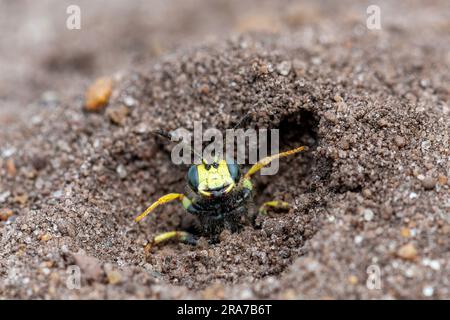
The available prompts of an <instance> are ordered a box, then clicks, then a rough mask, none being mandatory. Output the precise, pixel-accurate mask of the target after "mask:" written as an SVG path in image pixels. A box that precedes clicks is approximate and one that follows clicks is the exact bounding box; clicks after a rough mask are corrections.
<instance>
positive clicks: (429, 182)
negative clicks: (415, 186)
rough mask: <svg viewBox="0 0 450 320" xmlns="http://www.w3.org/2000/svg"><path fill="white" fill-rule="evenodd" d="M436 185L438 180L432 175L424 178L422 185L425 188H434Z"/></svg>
mask: <svg viewBox="0 0 450 320" xmlns="http://www.w3.org/2000/svg"><path fill="white" fill-rule="evenodd" d="M435 185H436V180H435V179H433V178H432V177H425V178H424V179H423V180H422V186H423V188H424V189H425V190H432V189H434V186H435Z"/></svg>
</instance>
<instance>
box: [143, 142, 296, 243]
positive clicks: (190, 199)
mask: <svg viewBox="0 0 450 320" xmlns="http://www.w3.org/2000/svg"><path fill="white" fill-rule="evenodd" d="M302 150H304V147H298V148H295V149H293V150H289V151H286V152H282V153H279V154H276V155H272V156H269V157H266V158H263V159H262V160H260V161H259V162H257V163H256V164H254V165H253V166H252V167H251V168H250V170H249V171H248V172H247V173H246V174H245V175H243V176H242V175H241V169H240V167H239V165H237V164H236V163H234V162H233V161H226V160H223V159H222V160H220V159H217V158H215V159H214V160H213V161H211V163H207V162H206V161H205V160H203V162H202V163H201V164H198V165H192V166H191V167H190V168H189V171H188V173H187V182H188V186H189V189H190V192H188V195H184V194H181V193H169V194H167V195H165V196H162V197H161V198H159V199H158V200H157V201H156V202H154V203H153V204H152V205H151V206H150V207H148V208H147V210H145V212H144V213H142V214H141V215H139V216H138V217H137V218H136V219H135V221H137V222H138V221H140V220H141V219H143V218H144V217H145V216H147V215H148V214H149V213H150V212H152V211H153V210H154V209H155V208H156V207H158V206H159V205H161V204H164V203H167V202H170V201H173V200H178V201H180V202H181V203H182V205H183V207H184V208H185V209H186V211H187V212H189V213H191V214H193V215H195V216H196V217H197V218H198V220H199V224H200V231H201V234H202V235H204V236H206V237H208V238H209V241H210V243H214V242H217V241H218V239H219V235H220V233H221V232H222V231H223V230H224V229H228V230H230V231H231V232H237V231H239V230H240V229H241V228H242V223H243V221H242V220H245V219H247V220H252V219H253V218H254V216H255V215H254V214H252V212H250V210H249V208H250V206H249V204H250V203H251V200H252V190H253V185H252V182H251V181H250V178H251V176H252V175H253V174H254V173H256V172H257V171H259V170H260V169H261V168H263V167H265V166H267V165H268V164H269V163H270V162H272V161H273V160H274V159H277V158H281V157H285V156H288V155H292V154H295V153H298V152H300V151H302ZM267 207H281V208H289V204H288V203H286V202H283V201H269V202H266V203H264V204H263V205H262V206H261V208H260V210H259V213H262V214H263V213H265V212H266V209H267ZM171 238H176V239H178V240H180V241H183V242H187V243H191V244H195V243H196V238H195V237H194V236H193V235H192V234H190V233H188V232H186V231H170V232H165V233H162V234H160V235H157V236H156V237H154V239H153V240H152V241H150V242H149V244H148V245H147V247H146V250H147V251H148V250H150V248H151V247H152V246H153V245H155V244H158V243H160V242H163V241H165V240H168V239H171Z"/></svg>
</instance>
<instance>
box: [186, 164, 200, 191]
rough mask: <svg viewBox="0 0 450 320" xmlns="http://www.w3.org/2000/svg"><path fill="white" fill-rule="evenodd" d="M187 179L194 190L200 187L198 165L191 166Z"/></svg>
mask: <svg viewBox="0 0 450 320" xmlns="http://www.w3.org/2000/svg"><path fill="white" fill-rule="evenodd" d="M187 180H188V183H189V186H190V187H191V188H192V190H194V191H197V189H198V170H197V166H191V167H190V168H189V171H188V174H187Z"/></svg>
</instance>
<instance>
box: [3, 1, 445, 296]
mask: <svg viewBox="0 0 450 320" xmlns="http://www.w3.org/2000/svg"><path fill="white" fill-rule="evenodd" d="M73 2H74V1H71V2H70V3H73ZM75 2H76V1H75ZM78 3H80V5H81V7H82V12H85V13H86V16H85V19H84V18H83V19H84V20H82V21H83V22H82V30H80V31H68V30H66V29H65V28H64V27H61V24H63V25H64V20H65V17H66V15H65V7H66V4H65V3H64V1H61V2H59V1H58V4H56V1H48V2H44V1H43V2H40V3H39V5H37V4H36V2H31V1H16V2H8V3H2V5H1V6H2V8H1V10H0V14H1V15H2V17H1V18H0V21H2V22H1V23H2V38H1V42H0V70H1V72H0V99H1V104H0V125H1V126H0V142H1V144H0V178H1V180H0V232H1V234H2V239H1V249H0V297H2V298H45V299H52V298H59V299H61V298H62V299H67V298H70V299H80V298H83V299H87V298H96V299H98V298H100V299H101V298H110V299H114V298H117V299H129V298H243V299H247V298H277V299H279V298H282V299H303V298H308V299H309V298H320V299H328V298H338V299H354V298H383V299H392V298H419V299H422V298H440V299H449V298H450V252H449V248H450V198H449V178H450V169H449V164H450V149H449V124H450V120H449V119H450V115H449V113H450V109H449V95H450V54H449V52H450V51H449V49H450V24H449V21H450V19H449V18H450V17H449V13H450V10H449V9H450V8H449V5H448V2H447V1H427V2H418V1H411V2H406V3H404V4H400V3H399V2H394V1H392V2H377V4H379V5H380V7H381V10H382V29H381V30H379V31H370V30H368V29H367V28H366V27H365V19H366V15H365V10H366V8H367V6H368V5H369V4H372V3H373V2H370V3H363V2H361V3H359V4H357V5H356V4H351V2H348V3H347V2H342V1H339V2H328V1H323V2H320V4H321V5H318V4H315V3H314V2H293V1H279V2H268V1H265V2H262V3H261V4H260V2H259V1H258V6H255V2H238V1H231V2H228V1H217V2H206V1H205V2H203V1H173V2H165V1H152V2H146V3H144V2H143V1H136V5H135V6H126V5H124V4H123V2H121V4H120V2H119V1H117V2H112V4H110V5H108V6H106V5H105V2H104V1H96V2H95V4H88V2H87V1H86V2H84V1H79V2H78ZM108 3H111V2H110V1H108ZM168 3H170V4H168ZM256 8H257V9H256ZM85 9H86V10H85ZM102 75H110V76H111V77H112V78H113V79H114V84H113V93H112V98H111V101H110V103H109V106H108V107H107V108H106V110H105V111H104V112H100V113H86V112H84V111H83V110H82V105H83V95H84V92H85V89H86V87H87V86H88V84H90V83H91V82H92V81H93V80H94V79H95V78H96V77H98V76H102ZM113 110H126V112H124V113H123V114H120V115H119V120H118V121H117V118H116V117H114V115H117V113H112V111H113ZM248 112H250V114H251V118H250V119H249V121H248V122H247V123H246V127H247V128H279V129H280V132H281V148H282V149H283V150H284V149H288V148H291V147H294V146H298V145H307V146H309V150H308V151H307V152H305V153H304V154H301V155H298V156H295V157H292V158H287V159H284V160H283V161H282V162H281V168H280V172H279V174H278V175H277V176H275V177H256V179H255V184H256V195H255V202H256V203H262V202H264V201H267V200H271V199H272V198H274V197H276V198H279V199H284V200H286V201H289V202H291V203H292V204H293V205H294V208H293V209H292V210H290V211H289V212H288V213H271V214H270V215H269V216H267V217H261V218H259V220H258V224H259V228H257V229H254V228H252V227H250V226H246V227H245V228H244V230H243V231H242V232H240V233H235V234H230V233H228V232H224V233H223V234H222V235H221V242H220V243H218V244H214V245H209V244H207V243H206V242H205V241H201V242H200V244H199V245H198V246H196V247H194V246H189V245H185V244H177V243H169V244H167V245H165V246H162V247H160V248H158V249H157V250H154V251H153V252H152V254H151V255H150V256H149V257H148V258H145V256H144V251H143V246H144V245H145V243H146V242H147V241H148V239H150V238H151V237H152V235H155V234H156V233H158V232H162V231H167V230H171V229H174V228H175V229H186V228H189V226H190V225H191V224H192V219H191V218H190V217H189V216H188V215H187V214H186V213H185V212H184V211H183V210H182V209H181V208H180V206H179V205H176V204H173V205H172V204H170V205H167V206H165V207H164V209H160V210H159V211H158V212H157V214H155V215H153V216H152V217H151V218H148V219H146V220H145V221H143V222H142V223H140V224H136V223H134V222H133V218H134V217H135V216H136V214H137V213H140V212H141V211H142V210H143V209H145V208H146V207H147V206H148V205H149V204H150V203H151V202H152V201H153V200H155V199H156V198H158V197H159V196H161V195H163V194H165V193H167V192H183V190H184V188H185V173H186V169H187V168H186V166H176V165H174V164H172V163H171V161H170V150H171V145H169V144H167V143H166V142H165V141H162V140H160V139H157V138H155V137H154V136H153V135H151V134H150V131H151V130H154V129H157V128H164V129H166V130H171V129H176V128H179V127H185V128H192V126H193V122H194V121H198V120H202V121H203V123H204V126H205V127H211V126H212V127H216V128H219V129H221V130H224V129H226V128H230V127H232V126H233V125H234V124H235V123H236V122H237V121H238V119H240V118H241V117H242V116H243V115H244V114H246V113H248ZM117 122H119V123H117ZM73 265H78V266H79V267H80V268H81V276H82V281H81V287H80V288H79V289H72V288H70V286H69V287H68V285H67V281H68V280H70V274H69V273H68V271H67V270H68V268H70V266H73ZM69 270H70V269H69ZM373 272H374V273H373ZM377 274H379V281H375V282H371V281H370V280H373V279H375V278H374V275H375V276H376V275H377ZM371 275H372V276H371ZM377 279H378V278H377ZM368 280H369V285H368V284H367V281H368ZM374 283H375V284H376V283H379V284H380V286H379V287H378V288H374V287H373V286H371V285H370V284H374Z"/></svg>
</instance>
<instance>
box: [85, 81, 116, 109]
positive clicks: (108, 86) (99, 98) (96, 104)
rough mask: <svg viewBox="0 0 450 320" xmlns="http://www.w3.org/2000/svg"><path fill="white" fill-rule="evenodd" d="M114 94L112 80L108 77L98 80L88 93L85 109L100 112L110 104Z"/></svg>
mask: <svg viewBox="0 0 450 320" xmlns="http://www.w3.org/2000/svg"><path fill="white" fill-rule="evenodd" d="M111 92H112V79H111V78H108V77H104V78H99V79H97V80H96V81H95V82H94V83H93V84H92V85H91V86H90V87H89V88H88V90H87V91H86V102H85V106H84V107H85V109H86V110H87V111H99V110H101V109H102V108H103V107H104V106H106V105H107V104H108V102H109V98H110V96H111Z"/></svg>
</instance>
